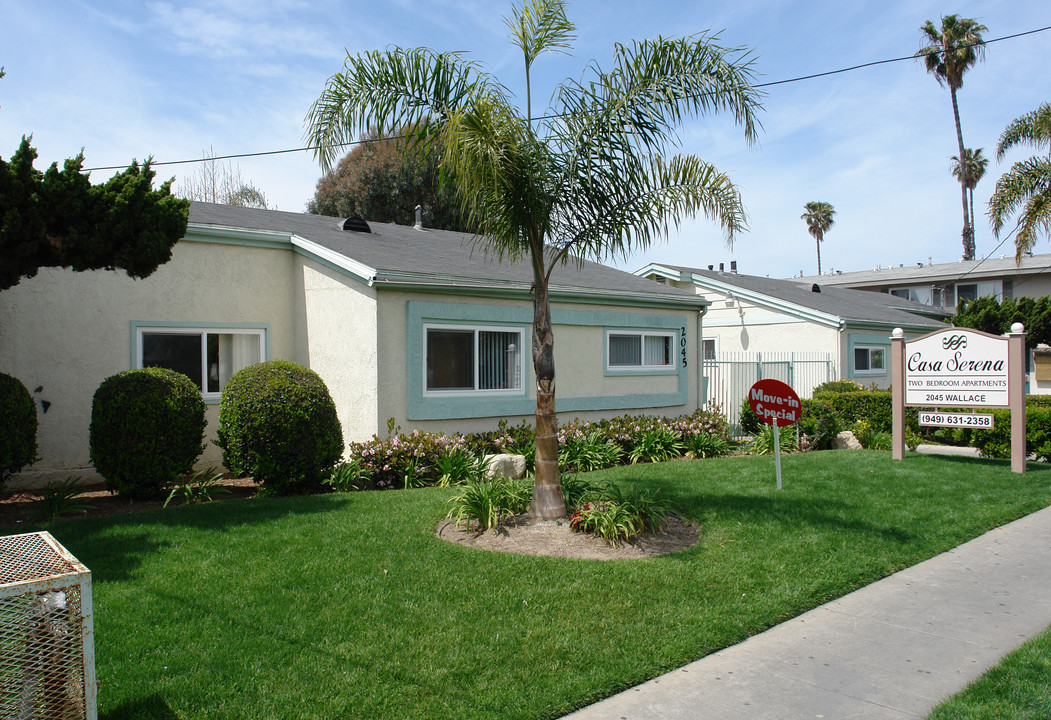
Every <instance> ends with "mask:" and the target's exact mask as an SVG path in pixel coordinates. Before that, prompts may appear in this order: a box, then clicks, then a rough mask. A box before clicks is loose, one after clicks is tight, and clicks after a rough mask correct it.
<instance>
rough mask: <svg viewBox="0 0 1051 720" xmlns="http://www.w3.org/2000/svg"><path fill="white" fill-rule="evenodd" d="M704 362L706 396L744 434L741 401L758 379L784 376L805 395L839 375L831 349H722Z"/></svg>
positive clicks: (796, 389) (802, 395)
mask: <svg viewBox="0 0 1051 720" xmlns="http://www.w3.org/2000/svg"><path fill="white" fill-rule="evenodd" d="M703 363H704V384H705V393H706V394H705V399H706V400H707V402H708V403H717V404H718V405H719V408H720V409H721V410H722V411H723V414H724V415H726V419H727V420H728V421H729V422H730V425H731V426H732V427H733V428H734V432H735V434H740V433H739V432H738V430H737V427H738V426H739V425H740V422H741V403H742V402H743V401H744V399H745V395H746V394H747V393H748V388H750V387H752V385H754V384H755V382H756V381H757V380H762V379H763V378H774V379H776V380H781V381H782V382H786V383H788V384H789V385H791V386H792V388H793V389H794V390H795V391H796V394H797V395H799V397H800V398H804V399H805V398H809V397H810V395H811V392H812V391H813V389H814V388H815V387H817V386H818V385H821V384H822V383H826V382H828V381H830V380H834V379H835V378H836V366H835V360H834V359H833V357H832V355H831V354H829V353H758V352H754V353H749V352H721V353H719V354H718V356H717V357H716V358H715V359H708V360H704V361H703Z"/></svg>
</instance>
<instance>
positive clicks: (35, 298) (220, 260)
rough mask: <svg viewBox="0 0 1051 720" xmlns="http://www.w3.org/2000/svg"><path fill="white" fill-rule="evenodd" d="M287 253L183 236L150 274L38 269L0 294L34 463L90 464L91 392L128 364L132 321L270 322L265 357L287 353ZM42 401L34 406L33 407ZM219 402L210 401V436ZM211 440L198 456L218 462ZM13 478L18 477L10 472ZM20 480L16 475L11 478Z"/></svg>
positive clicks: (2, 363) (8, 367)
mask: <svg viewBox="0 0 1051 720" xmlns="http://www.w3.org/2000/svg"><path fill="white" fill-rule="evenodd" d="M292 262H293V255H292V253H291V251H288V250H275V249H265V248H256V247H243V246H235V245H222V244H211V243H202V242H189V241H182V242H180V243H178V244H177V245H176V246H175V248H174V251H173V254H172V259H171V260H170V261H169V262H168V263H166V264H164V265H162V266H161V267H160V268H158V269H157V271H156V272H154V273H153V274H152V275H151V276H150V277H148V278H145V279H142V280H134V279H132V278H129V277H127V276H126V275H125V274H123V273H118V272H107V271H101V270H100V271H91V272H72V271H69V270H63V269H43V270H41V271H40V273H39V274H38V275H37V276H36V277H34V278H30V279H24V280H22V281H21V282H20V283H19V284H18V285H16V286H15V287H13V288H11V289H9V290H4V291H3V292H0V318H3V320H2V323H0V371H2V372H6V373H8V374H10V375H13V376H15V377H17V378H18V379H19V380H21V381H22V382H23V383H24V384H25V385H26V387H27V388H29V390H30V391H31V392H32V391H34V390H35V389H36V388H37V387H42V388H43V389H42V390H41V392H40V393H34V398H36V399H38V400H46V401H48V402H50V403H51V405H50V407H49V409H48V411H47V412H46V413H43V412H38V420H39V429H38V433H37V442H38V445H39V454H40V456H41V458H42V459H41V461H40V462H38V463H37V464H36V465H34V466H33V467H32V468H30V469H29V470H30V471H31V472H29V473H24V474H26V475H32V472H34V471H41V470H62V471H73V470H77V471H78V474H88V473H87V472H85V473H80V472H79V471H80V470H81V469H83V468H87V467H88V466H89V455H88V430H89V425H90V421H91V400H92V397H93V396H94V393H95V390H96V388H97V387H98V385H99V384H100V383H101V382H102V381H103V380H104V379H105V378H107V377H109V376H110V375H113V374H115V373H118V372H120V371H122V370H127V369H129V368H131V367H132V358H133V353H132V343H133V338H132V329H131V324H132V322H178V323H224V324H225V323H229V324H235V323H237V324H255V323H260V324H268V325H269V327H270V335H269V342H270V357H271V358H282V359H294V358H293V335H292V326H293V316H294V300H293V292H292V290H293V287H292V278H293V275H292V272H291V270H292ZM38 407H39V405H38ZM217 415H218V406H217V405H210V406H209V407H208V417H209V421H210V422H209V428H208V439H209V440H210V439H211V438H214V429H215V422H216V419H217ZM218 463H219V452H218V449H217V448H215V447H214V445H213V444H212V443H211V442H209V443H208V448H207V449H206V451H205V455H204V456H203V458H202V464H211V465H217V464H218ZM16 480H17V479H16ZM15 485H17V483H15Z"/></svg>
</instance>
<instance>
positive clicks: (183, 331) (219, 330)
mask: <svg viewBox="0 0 1051 720" xmlns="http://www.w3.org/2000/svg"><path fill="white" fill-rule="evenodd" d="M266 332H267V331H266V328H262V327H249V328H235V327H218V326H217V327H211V326H201V325H178V326H169V325H139V326H137V327H136V328H135V362H134V366H135V368H136V369H141V368H142V367H143V338H144V337H145V336H146V335H196V336H197V337H199V338H201V384H202V386H203V387H202V388H201V397H202V398H203V399H204V400H205V401H206V402H209V401H211V402H218V401H219V400H220V399H221V398H222V388H220V390H219V392H208V390H207V387H208V336H209V335H255V336H256V337H257V338H258V340H259V361H260V362H265V361H266V360H267V359H268V358H267V356H266V347H267V345H266Z"/></svg>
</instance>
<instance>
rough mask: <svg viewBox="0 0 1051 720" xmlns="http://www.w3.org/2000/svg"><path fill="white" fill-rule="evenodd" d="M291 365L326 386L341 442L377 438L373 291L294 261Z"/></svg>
mask: <svg viewBox="0 0 1051 720" xmlns="http://www.w3.org/2000/svg"><path fill="white" fill-rule="evenodd" d="M295 266H296V269H295V283H296V291H295V295H296V297H297V298H298V300H299V302H298V305H297V308H298V310H297V318H296V349H297V359H296V362H298V363H300V364H302V365H306V366H308V367H310V368H311V369H312V370H314V371H315V372H316V373H317V374H318V375H320V376H321V378H322V379H323V380H324V381H325V384H326V385H327V386H328V389H329V393H330V394H331V395H332V399H333V401H335V403H336V409H337V412H338V414H339V421H340V424H341V425H342V427H343V437H344V440H345V441H346V442H350V441H351V440H354V439H362V438H367V437H370V436H371V435H372V434H373V433H375V432H376V423H377V385H378V362H377V354H376V338H377V336H378V332H377V325H376V291H375V290H374V289H372V288H370V287H369V286H367V285H365V284H364V283H361V282H359V281H357V280H355V279H353V278H351V277H348V276H347V275H345V274H343V273H341V272H338V271H336V270H333V269H331V268H328V267H325V266H322V265H320V264H318V263H316V262H314V261H312V260H309V259H307V258H304V257H302V256H298V255H297V256H296V259H295Z"/></svg>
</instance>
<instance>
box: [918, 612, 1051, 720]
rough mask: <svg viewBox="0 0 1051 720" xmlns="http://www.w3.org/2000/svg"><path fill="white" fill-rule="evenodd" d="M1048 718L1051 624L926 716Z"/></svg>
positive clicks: (944, 719)
mask: <svg viewBox="0 0 1051 720" xmlns="http://www.w3.org/2000/svg"><path fill="white" fill-rule="evenodd" d="M997 718H1001V719H1005V718H1010V720H1047V718H1051V628H1048V629H1047V630H1045V631H1044V632H1043V633H1041V634H1040V635H1038V636H1036V637H1035V638H1033V639H1032V640H1030V641H1029V642H1027V643H1026V644H1025V645H1023V646H1022V647H1020V648H1019V649H1018V650H1016V651H1014V652H1013V653H1011V654H1009V655H1008V656H1007V657H1005V658H1004V659H1003V660H1002V661H1001V662H1000V664H998V665H997V666H996V667H994V668H993V669H992V670H990V671H989V672H987V673H986V674H985V675H983V676H982V677H981V678H979V679H978V680H975V681H974V683H972V684H971V685H970V687H968V688H967V689H966V690H964V691H963V692H961V693H960V694H958V695H956V696H954V697H952V698H950V699H949V700H946V701H945V702H943V703H942V704H940V705H939V706H938V707H936V708H935V709H934V712H932V713H931V714H930V715H929V716H928V718H927V720H996V719H997Z"/></svg>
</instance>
